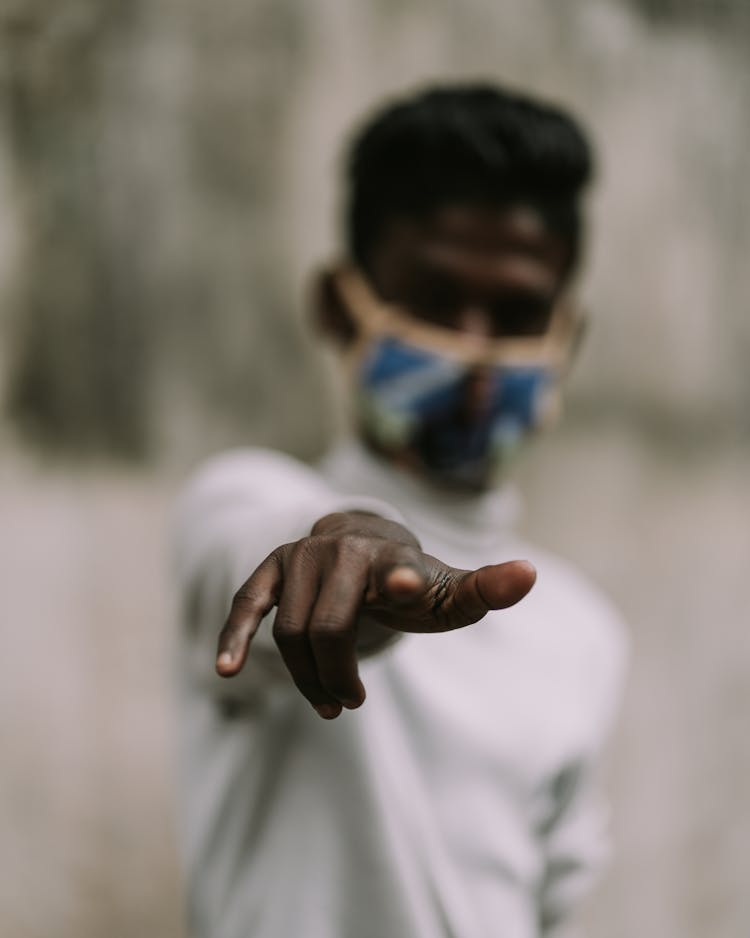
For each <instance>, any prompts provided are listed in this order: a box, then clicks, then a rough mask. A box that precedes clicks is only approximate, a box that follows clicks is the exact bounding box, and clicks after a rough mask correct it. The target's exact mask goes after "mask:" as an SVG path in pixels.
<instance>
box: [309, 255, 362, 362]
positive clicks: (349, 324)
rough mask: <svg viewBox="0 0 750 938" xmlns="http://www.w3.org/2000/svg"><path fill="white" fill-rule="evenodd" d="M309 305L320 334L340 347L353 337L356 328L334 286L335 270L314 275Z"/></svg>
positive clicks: (349, 341)
mask: <svg viewBox="0 0 750 938" xmlns="http://www.w3.org/2000/svg"><path fill="white" fill-rule="evenodd" d="M311 307H312V309H311V313H312V317H313V324H314V326H315V328H316V329H317V331H318V332H319V333H320V334H321V335H324V336H326V337H328V338H329V339H333V341H334V342H336V344H337V345H340V346H342V347H346V346H348V345H349V344H350V343H351V342H352V341H353V340H354V339H355V337H356V335H357V330H356V327H355V325H354V321H353V320H352V317H351V316H350V314H349V311H348V309H347V308H346V305H345V303H344V302H343V300H342V298H341V295H340V294H339V291H338V289H337V288H336V277H335V271H333V270H330V269H326V270H321V271H320V272H319V273H317V274H315V275H314V277H313V282H312V289H311Z"/></svg>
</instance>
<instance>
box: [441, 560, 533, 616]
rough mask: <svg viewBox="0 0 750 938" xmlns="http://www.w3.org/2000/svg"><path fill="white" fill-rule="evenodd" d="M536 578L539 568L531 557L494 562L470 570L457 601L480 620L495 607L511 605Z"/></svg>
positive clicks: (529, 587)
mask: <svg viewBox="0 0 750 938" xmlns="http://www.w3.org/2000/svg"><path fill="white" fill-rule="evenodd" d="M535 582H536V568H535V567H534V565H533V564H532V563H530V562H529V561H528V560H510V561H508V562H507V563H496V564H491V565H490V566H487V567H480V568H479V569H478V570H472V571H471V572H470V573H467V574H466V575H465V576H464V577H463V578H462V580H461V581H460V583H459V584H458V587H457V589H456V592H455V595H454V604H455V608H456V609H457V610H460V611H461V612H462V613H463V614H464V615H466V616H467V617H468V618H469V621H470V622H477V621H478V620H479V619H481V618H482V617H483V616H484V615H486V614H487V613H488V612H489V611H490V610H491V609H507V607H508V606H513V605H515V604H516V603H517V602H519V600H521V599H523V597H524V596H525V595H526V594H527V593H528V592H529V590H530V589H531V587H532V586H533V585H534V583H535Z"/></svg>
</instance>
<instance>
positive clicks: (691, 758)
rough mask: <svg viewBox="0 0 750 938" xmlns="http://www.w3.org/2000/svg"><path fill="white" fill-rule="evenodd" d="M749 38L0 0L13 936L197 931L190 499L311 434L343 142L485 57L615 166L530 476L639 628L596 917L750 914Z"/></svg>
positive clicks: (602, 181)
mask: <svg viewBox="0 0 750 938" xmlns="http://www.w3.org/2000/svg"><path fill="white" fill-rule="evenodd" d="M749 49H750V6H748V5H747V4H746V3H744V0H733V2H732V0H724V2H720V0H713V2H711V0H692V2H686V0H683V2H681V3H678V2H676V0H674V2H672V0H629V2H628V0H571V2H569V3H566V4H560V3H554V2H552V0H512V2H506V3H503V4H497V3H492V2H489V0H465V2H464V3H463V4H461V6H460V7H459V6H458V5H455V4H450V3H446V2H433V3H429V4H428V3H425V2H422V0H401V2H400V3H398V4H396V3H390V2H389V3H386V2H380V3H375V2H364V3H359V4H346V5H345V4H342V3H336V2H333V0H307V2H304V3H302V2H299V0H274V2H270V0H252V2H250V0H245V2H240V0H214V2H213V3H212V4H210V5H207V4H202V3H198V2H197V0H181V2H180V0H159V2H157V0H151V2H147V0H127V2H126V0H106V2H104V0H67V2H66V3H65V4H59V3H53V2H51V0H0V200H1V201H2V206H3V211H2V212H0V300H1V301H2V302H1V303H0V340H1V341H0V393H1V394H2V410H3V419H2V424H1V425H0V438H1V439H2V442H3V459H2V464H1V465H0V480H1V482H2V488H0V518H2V530H3V537H2V539H1V540H0V560H1V561H2V570H3V589H2V595H1V596H0V616H1V619H0V628H2V638H3V648H4V651H5V654H4V655H3V656H2V661H1V662H0V705H1V706H0V734H2V735H1V736H0V738H2V740H3V743H4V760H3V761H4V768H3V772H2V773H0V798H1V800H0V818H1V820H2V826H3V829H4V836H3V838H2V840H0V869H1V870H2V873H3V875H2V877H0V925H1V927H2V933H3V934H6V933H7V934H8V935H13V936H19V938H26V936H28V938H38V936H39V938H41V936H48V935H54V936H56V938H68V936H71V938H72V936H74V935H75V936H76V938H88V936H92V938H93V936H99V935H101V934H108V935H110V936H112V938H116V936H123V938H125V936H136V935H138V936H140V935H143V934H158V935H160V936H170V935H174V936H180V935H181V934H182V924H181V918H180V878H179V871H178V866H177V861H176V848H175V841H176V835H175V830H174V824H173V820H172V810H173V808H172V804H173V800H174V791H173V788H172V784H173V782H172V770H171V765H172V762H171V759H172V746H173V742H172V738H173V717H172V714H171V710H170V697H169V661H170V648H171V645H170V642H171V638H172V636H171V626H170V622H171V596H170V592H169V586H168V577H167V574H166V569H167V564H166V560H165V553H166V551H165V546H164V545H165V540H166V531H167V528H168V518H169V510H170V503H171V499H172V497H173V494H174V491H175V487H176V485H177V484H178V482H179V480H180V479H181V478H182V477H183V475H184V473H185V472H186V471H187V470H188V469H189V467H191V466H192V465H193V464H194V463H195V462H196V461H197V460H198V459H200V458H202V457H203V456H206V455H208V454H210V453H211V452H213V451H215V450H216V449H217V448H219V447H221V446H225V445H236V444H242V443H261V444H264V445H271V446H279V447H282V448H284V449H288V450H290V451H291V452H294V453H296V454H297V455H300V456H302V457H305V458H311V457H314V456H316V455H318V454H319V453H320V452H321V451H322V450H323V449H324V447H325V445H326V443H327V441H328V440H329V439H330V437H331V434H332V433H333V431H334V428H335V425H336V417H335V414H336V412H337V407H336V406H335V402H334V399H333V394H332V388H331V382H330V381H329V380H328V378H327V374H326V368H327V362H326V359H325V358H322V357H321V356H320V355H319V354H318V353H317V352H316V350H315V349H314V347H313V343H312V340H311V338H310V336H309V334H308V332H307V331H306V326H305V319H304V283H305V278H306V277H307V276H308V275H309V271H310V269H311V267H312V266H313V265H314V264H315V263H318V262H320V261H321V260H326V259H328V258H330V257H331V256H332V255H333V254H334V253H335V252H336V250H337V246H338V241H337V180H338V171H339V165H340V164H339V157H340V153H341V146H342V142H343V139H344V138H345V135H346V134H347V133H348V131H349V129H350V127H351V125H352V121H353V120H355V118H358V117H359V116H360V115H361V114H362V112H363V111H365V110H367V109H369V108H370V107H372V106H374V105H375V104H377V103H378V102H379V101H380V100H381V99H382V98H383V97H384V96H386V95H388V94H391V93H396V92H399V91H402V90H404V89H405V88H408V87H412V86H414V85H416V84H421V83H424V82H426V81H430V80H434V79H453V78H476V77H482V78H493V79H497V80H499V81H503V82H507V83H510V84H512V85H519V86H523V87H526V88H528V89H531V90H534V91H537V92H539V93H540V94H543V95H544V96H545V97H548V98H552V99H554V100H557V101H559V102H561V103H564V104H568V105H570V106H571V107H572V108H573V109H574V110H576V111H577V112H578V113H579V114H580V115H581V116H582V117H583V118H584V120H585V121H586V122H587V123H588V125H589V126H590V128H591V131H592V134H593V136H594V138H595V140H596V142H597V144H598V149H599V154H600V174H599V183H598V186H597V189H596V192H595V193H594V196H593V198H592V203H591V218H592V225H593V228H592V237H591V243H590V252H589V255H590V256H589V266H588V273H587V276H586V278H585V281H584V284H583V292H584V299H585V301H586V304H587V306H588V307H589V309H590V310H591V313H592V327H591V330H590V335H589V337H588V340H587V344H586V346H585V347H584V350H583V352H582V354H581V358H580V361H579V363H578V366H577V369H576V371H575V373H574V377H573V380H572V384H571V389H570V395H569V408H568V413H567V416H566V419H565V421H564V423H563V424H562V425H561V426H560V427H559V428H558V429H557V430H556V431H555V432H554V433H553V434H552V435H551V436H550V437H549V438H547V439H545V440H543V441H540V443H539V444H538V445H537V447H536V449H535V451H534V452H532V453H530V454H529V457H528V459H527V460H526V461H525V463H524V464H523V466H522V467H521V472H520V473H519V482H520V484H521V487H522V489H523V490H524V493H525V495H526V500H527V505H528V510H527V518H526V528H527V531H528V533H529V535H530V536H532V537H533V538H535V539H536V540H537V541H540V542H541V543H544V544H546V545H548V546H550V547H553V548H555V549H558V550H559V551H560V552H562V553H563V554H565V555H567V556H568V557H570V558H572V559H573V560H576V561H578V562H579V563H580V564H581V565H582V566H583V567H584V568H585V569H586V570H587V571H588V572H589V573H590V574H591V575H592V576H593V577H594V578H595V579H596V580H597V581H598V582H599V583H601V584H602V585H603V586H604V587H605V588H606V589H608V590H609V592H610V593H611V594H612V595H613V597H614V598H615V600H616V601H617V603H618V604H619V605H620V607H621V608H622V610H623V612H624V613H625V616H626V617H627V619H628V620H629V622H630V623H631V626H632V632H633V644H634V663H633V671H632V677H631V681H630V685H629V689H628V694H627V697H626V700H625V706H624V711H623V717H622V720H621V728H620V733H619V736H618V738H617V740H616V741H615V745H614V747H613V756H612V764H611V772H610V774H611V787H612V791H613V795H614V810H615V831H616V837H617V850H616V854H615V857H614V860H613V863H612V865H611V868H610V871H609V874H608V876H607V878H606V880H605V882H604V884H603V886H602V888H601V889H600V890H599V892H598V894H597V896H596V897H595V899H594V900H593V901H592V903H591V904H590V906H589V908H588V909H587V912H586V918H587V920H588V923H589V926H590V931H591V934H592V935H607V936H611V938H631V936H636V935H637V936H639V938H640V936H652V935H653V936H659V938H699V936H700V938H703V936H705V935H711V936H712V938H741V936H744V935H746V934H747V930H748V928H749V927H750V899H749V898H748V892H747V888H746V882H745V881H744V880H745V878H746V877H745V872H746V870H747V869H748V868H749V867H750V812H748V810H747V795H746V793H747V791H748V790H750V751H749V747H748V744H747V739H746V736H747V733H746V731H745V726H746V725H747V718H748V715H750V687H749V686H748V685H749V682H748V680H747V677H748V663H747V662H748V651H750V648H749V647H748V646H749V645H750V639H749V638H748V630H747V625H748V620H749V618H750V617H749V616H748V600H747V591H746V585H745V584H746V578H747V572H746V571H747V568H748V561H750V527H749V526H748V520H747V519H748V517H749V516H750V515H749V512H748V509H749V508H750V498H749V497H748V482H747V480H748V478H750V421H748V416H747V415H748V411H749V407H750V380H749V379H748V365H747V362H748V360H749V358H750V316H748V310H747V296H748V295H749V294H750V290H749V288H750V272H749V267H750V265H748V263H747V258H748V256H750V223H749V222H748V218H750V186H748V184H747V174H748V169H750V160H749V158H748V155H747V154H748V153H749V152H750V124H749V123H748V120H747V115H748V103H749V101H750V95H749V94H748V92H749V90H750V68H748V66H747V59H748V51H749ZM290 374H292V375H293V376H294V380H290V379H289V375H290Z"/></svg>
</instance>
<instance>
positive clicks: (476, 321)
mask: <svg viewBox="0 0 750 938" xmlns="http://www.w3.org/2000/svg"><path fill="white" fill-rule="evenodd" d="M456 328H457V329H458V330H459V331H460V332H463V333H465V334H466V335H471V336H476V337H477V338H483V337H488V338H489V337H490V336H491V335H492V314H491V312H490V310H489V309H488V308H487V307H486V306H483V305H482V304H481V303H467V304H466V305H465V306H462V307H461V309H460V310H459V311H458V315H457V316H456Z"/></svg>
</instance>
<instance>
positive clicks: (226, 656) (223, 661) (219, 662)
mask: <svg viewBox="0 0 750 938" xmlns="http://www.w3.org/2000/svg"><path fill="white" fill-rule="evenodd" d="M231 663H232V655H231V653H230V652H228V651H223V652H222V653H221V654H220V655H219V657H218V658H217V659H216V667H217V668H228V667H229V665H230V664H231Z"/></svg>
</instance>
